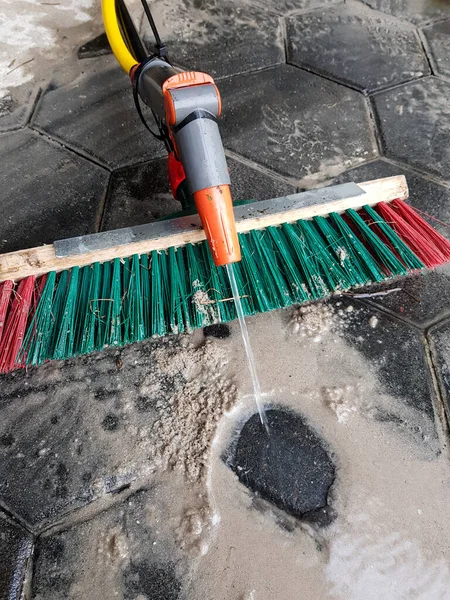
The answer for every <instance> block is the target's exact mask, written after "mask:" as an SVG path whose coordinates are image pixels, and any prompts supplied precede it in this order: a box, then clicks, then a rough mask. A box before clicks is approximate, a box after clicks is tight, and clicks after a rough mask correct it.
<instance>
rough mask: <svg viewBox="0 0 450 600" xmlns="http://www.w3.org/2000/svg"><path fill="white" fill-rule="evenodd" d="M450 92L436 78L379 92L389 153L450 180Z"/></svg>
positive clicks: (383, 134)
mask: <svg viewBox="0 0 450 600" xmlns="http://www.w3.org/2000/svg"><path fill="white" fill-rule="evenodd" d="M449 94H450V83H448V82H446V81H441V80H439V79H437V78H436V77H427V78H425V79H422V80H421V81H416V82H414V83H407V84H406V85H403V86H400V87H398V88H395V89H392V90H388V91H386V92H381V93H380V94H376V95H375V96H374V102H375V107H376V111H377V115H378V120H379V124H380V129H381V137H382V143H383V146H384V149H385V152H386V155H387V156H389V157H392V158H394V159H398V160H401V161H403V162H405V163H406V164H409V165H411V166H414V167H417V168H419V169H423V170H425V171H429V172H430V173H434V174H436V175H439V176H440V177H442V178H443V179H446V180H450V104H449V102H448V98H449Z"/></svg>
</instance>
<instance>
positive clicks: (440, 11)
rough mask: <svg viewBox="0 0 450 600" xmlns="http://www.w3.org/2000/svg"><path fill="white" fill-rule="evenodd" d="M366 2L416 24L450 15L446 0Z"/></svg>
mask: <svg viewBox="0 0 450 600" xmlns="http://www.w3.org/2000/svg"><path fill="white" fill-rule="evenodd" d="M364 3H365V4H367V5H368V6H371V7H372V8H376V9H378V10H380V11H382V12H385V13H387V14H390V15H394V16H395V17H398V18H399V19H403V20H405V21H410V22H411V23H416V24H424V23H428V22H430V21H435V20H438V19H444V18H445V17H448V16H450V6H449V4H448V2H446V0H432V1H430V0H414V1H411V0H364Z"/></svg>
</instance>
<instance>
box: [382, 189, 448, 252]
mask: <svg viewBox="0 0 450 600" xmlns="http://www.w3.org/2000/svg"><path fill="white" fill-rule="evenodd" d="M392 207H393V208H394V209H395V211H396V212H398V214H399V215H400V216H401V217H402V218H403V219H405V221H407V222H408V223H409V224H410V225H411V227H414V229H415V230H416V231H417V232H418V233H420V234H422V235H423V237H425V238H426V239H427V240H429V242H430V243H432V244H433V245H434V246H435V248H436V249H437V250H439V252H441V254H442V255H443V256H444V259H446V260H450V242H449V241H448V240H446V239H445V237H444V236H442V235H441V234H440V233H438V232H437V231H436V230H435V229H434V228H433V227H432V226H431V225H430V224H429V223H427V222H426V221H425V219H423V218H422V217H421V216H420V215H418V214H417V213H416V211H415V210H414V208H413V207H412V206H410V205H409V204H406V202H403V200H394V201H393V202H392Z"/></svg>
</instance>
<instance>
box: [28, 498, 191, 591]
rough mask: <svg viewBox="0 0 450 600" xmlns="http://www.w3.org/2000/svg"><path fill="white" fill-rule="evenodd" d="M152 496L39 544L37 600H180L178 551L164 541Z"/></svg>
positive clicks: (129, 501) (132, 500) (35, 583)
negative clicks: (104, 599)
mask: <svg viewBox="0 0 450 600" xmlns="http://www.w3.org/2000/svg"><path fill="white" fill-rule="evenodd" d="M155 513H156V514H159V513H160V509H159V507H158V506H155V500H154V498H153V495H152V493H151V492H150V493H149V492H138V493H136V494H134V495H133V496H131V497H129V498H128V499H127V500H126V501H125V502H123V503H122V504H119V505H118V506H115V507H113V508H111V509H109V510H107V511H105V512H103V513H101V514H100V515H98V516H96V517H95V518H94V519H92V520H91V521H88V522H86V523H83V524H81V525H76V526H74V527H72V528H70V529H68V530H66V531H63V532H61V533H57V534H55V535H52V536H50V537H45V538H41V539H40V540H39V541H38V545H37V559H36V565H35V569H34V577H33V600H61V599H62V598H64V599H65V600H97V599H98V598H117V599H118V600H137V599H138V598H139V599H141V598H142V599H144V598H145V599H148V600H150V599H151V600H176V599H177V598H178V597H179V594H180V587H181V584H180V581H179V580H178V578H177V574H176V567H177V569H178V570H179V565H178V564H176V561H177V551H176V549H175V548H174V545H173V541H171V540H170V539H164V538H162V535H160V532H159V529H160V528H159V526H158V523H157V522H156V518H155Z"/></svg>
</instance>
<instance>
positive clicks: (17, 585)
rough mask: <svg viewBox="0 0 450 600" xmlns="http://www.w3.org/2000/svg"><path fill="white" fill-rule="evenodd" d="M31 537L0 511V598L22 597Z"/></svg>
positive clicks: (27, 568) (18, 598) (28, 564)
mask: <svg viewBox="0 0 450 600" xmlns="http://www.w3.org/2000/svg"><path fill="white" fill-rule="evenodd" d="M32 553H33V537H32V535H31V534H30V533H28V532H27V531H25V530H24V529H23V528H22V527H20V526H19V525H17V524H16V523H13V522H12V521H10V520H9V519H8V518H7V517H6V516H5V515H3V514H2V513H0V600H20V599H21V598H23V595H22V594H23V592H24V584H25V581H26V577H27V575H29V568H30V560H31V555H32Z"/></svg>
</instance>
